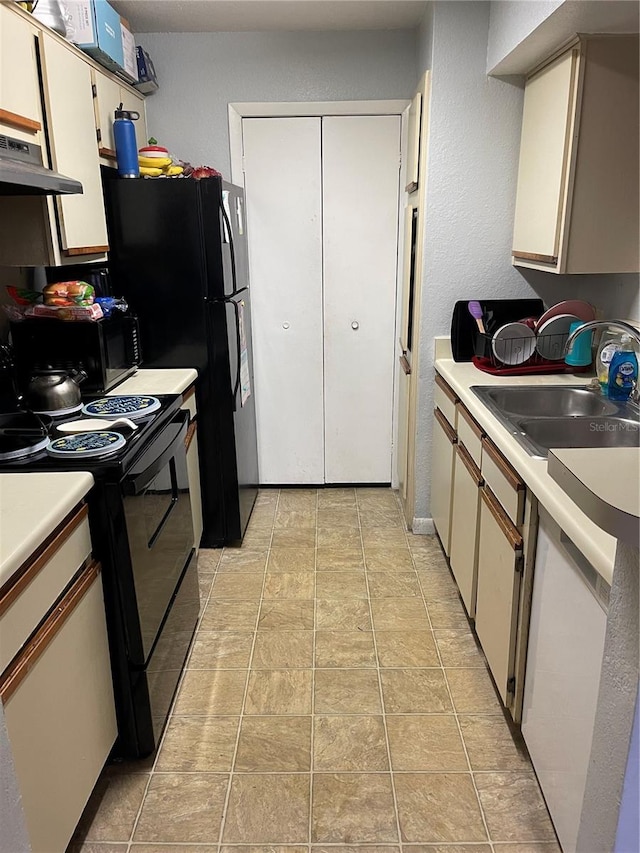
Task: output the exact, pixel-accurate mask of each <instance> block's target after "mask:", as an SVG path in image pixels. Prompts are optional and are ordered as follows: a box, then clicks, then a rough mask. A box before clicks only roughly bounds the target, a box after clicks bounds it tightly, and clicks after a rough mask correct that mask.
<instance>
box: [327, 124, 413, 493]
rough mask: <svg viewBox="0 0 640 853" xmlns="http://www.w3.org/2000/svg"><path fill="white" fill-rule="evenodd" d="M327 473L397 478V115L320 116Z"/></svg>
mask: <svg viewBox="0 0 640 853" xmlns="http://www.w3.org/2000/svg"><path fill="white" fill-rule="evenodd" d="M322 156H323V199H324V204H323V231H324V339H325V350H324V359H325V376H324V393H325V481H326V482H328V483H339V482H359V483H386V482H390V481H391V441H392V411H393V375H394V340H395V302H396V265H397V235H398V191H399V187H398V181H399V164H400V117H399V116H332V117H328V118H324V119H323V133H322Z"/></svg>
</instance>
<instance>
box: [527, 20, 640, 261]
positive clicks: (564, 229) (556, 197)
mask: <svg viewBox="0 0 640 853" xmlns="http://www.w3.org/2000/svg"><path fill="white" fill-rule="evenodd" d="M639 62H640V56H639V37H638V35H637V34H633V35H581V36H580V37H579V39H578V40H577V41H576V44H575V46H573V47H571V48H570V49H568V50H567V51H565V52H564V53H563V54H562V55H560V56H558V57H557V58H554V59H552V60H551V61H550V62H549V63H548V64H546V65H544V67H542V68H541V69H540V70H539V71H536V72H534V73H533V74H532V75H531V76H530V77H529V79H528V80H527V83H526V87H525V95H524V114H523V122H522V139H521V145H520V166H519V171H518V192H517V199H516V214H515V228H514V238H513V262H514V264H516V265H518V266H523V267H530V268H533V269H541V270H546V271H548V272H552V273H627V272H630V273H637V272H638V271H640V240H638V231H639V230H640V213H639V211H640V205H639V203H638V184H639V181H640V117H639V103H640V75H639V74H638V66H639Z"/></svg>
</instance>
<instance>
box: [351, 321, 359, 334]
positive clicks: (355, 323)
mask: <svg viewBox="0 0 640 853" xmlns="http://www.w3.org/2000/svg"><path fill="white" fill-rule="evenodd" d="M351 328H352V329H353V331H354V332H357V331H358V329H359V328H360V323H358V321H357V320H354V321H353V322H352V323H351Z"/></svg>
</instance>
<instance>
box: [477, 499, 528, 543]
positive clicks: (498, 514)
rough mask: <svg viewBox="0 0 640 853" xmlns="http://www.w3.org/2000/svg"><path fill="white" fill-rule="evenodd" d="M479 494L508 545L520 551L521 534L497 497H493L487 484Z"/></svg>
mask: <svg viewBox="0 0 640 853" xmlns="http://www.w3.org/2000/svg"><path fill="white" fill-rule="evenodd" d="M480 494H481V495H482V500H483V501H484V502H485V504H486V505H487V509H488V510H489V512H490V513H491V515H492V516H493V517H494V518H495V520H496V522H497V523H498V526H499V527H500V529H501V530H502V532H503V533H504V535H505V538H506V539H507V541H508V543H509V545H511V547H512V548H513V550H514V551H522V545H523V541H522V536H520V534H519V533H518V531H517V530H516V528H515V527H514V526H513V524H512V523H511V519H510V518H509V516H508V515H507V514H506V512H505V511H504V510H503V509H502V507H501V506H500V503H499V502H498V499H497V498H496V497H495V495H494V494H493V492H492V491H491V489H489V487H488V486H483V487H482V489H481V490H480Z"/></svg>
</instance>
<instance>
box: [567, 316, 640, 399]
mask: <svg viewBox="0 0 640 853" xmlns="http://www.w3.org/2000/svg"><path fill="white" fill-rule="evenodd" d="M609 326H613V327H614V328H616V329H620V330H621V331H623V332H625V333H626V334H627V335H629V337H631V338H633V340H634V341H635V343H636V347H637V348H638V350H639V351H640V331H638V329H636V327H635V326H632V325H631V323H627V322H625V321H624V320H590V321H589V322H588V323H583V324H582V325H581V326H579V327H578V328H577V329H574V331H573V332H571V334H570V335H569V337H568V338H567V342H566V344H565V345H564V351H565V355H566V354H567V353H568V352H569V350H570V349H571V347H572V346H573V342H574V341H575V339H576V338H577V337H578V335H581V334H582V333H583V332H591V331H593V330H594V329H601V328H607V327H609ZM630 396H631V399H632V400H633V401H634V402H636V403H637V402H638V401H639V400H640V388H638V383H637V382H636V384H635V385H634V388H633V391H632V392H631V395H630Z"/></svg>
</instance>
